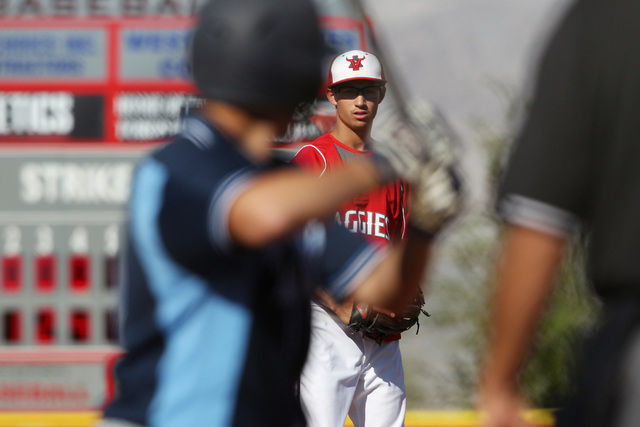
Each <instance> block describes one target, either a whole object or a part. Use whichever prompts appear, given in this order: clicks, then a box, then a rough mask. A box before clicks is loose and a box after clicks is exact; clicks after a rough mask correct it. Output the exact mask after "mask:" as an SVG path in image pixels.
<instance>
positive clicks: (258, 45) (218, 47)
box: [191, 0, 325, 116]
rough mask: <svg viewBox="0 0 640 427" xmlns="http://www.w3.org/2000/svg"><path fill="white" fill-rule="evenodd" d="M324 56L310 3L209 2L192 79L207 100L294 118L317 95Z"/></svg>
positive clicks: (195, 42)
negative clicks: (296, 110)
mask: <svg viewBox="0 0 640 427" xmlns="http://www.w3.org/2000/svg"><path fill="white" fill-rule="evenodd" d="M324 53H325V45H324V41H323V39H322V35H321V32H320V27H319V24H318V16H317V14H316V10H315V8H314V5H313V4H312V2H311V0H268V1H265V0H209V1H208V2H207V3H206V4H205V5H204V6H203V7H202V9H201V12H200V16H199V22H198V25H197V26H196V28H195V31H194V33H193V37H192V43H191V70H192V78H193V81H194V83H195V85H196V86H197V87H198V89H199V91H200V93H201V94H202V95H203V96H204V97H205V98H209V99H215V100H219V101H223V102H227V103H230V104H232V105H235V106H237V107H240V108H243V109H246V110H248V111H250V112H252V113H254V114H257V115H261V116H273V115H282V114H292V113H293V111H294V110H295V108H296V106H297V105H298V104H299V103H300V102H301V101H310V100H313V99H314V98H315V97H316V96H317V93H318V89H319V87H320V85H321V83H322V58H323V55H324Z"/></svg>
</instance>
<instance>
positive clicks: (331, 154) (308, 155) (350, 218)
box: [291, 133, 409, 243]
mask: <svg viewBox="0 0 640 427" xmlns="http://www.w3.org/2000/svg"><path fill="white" fill-rule="evenodd" d="M366 155H369V153H368V152H367V151H364V152H363V151H358V150H354V149H353V148H351V147H348V146H346V145H344V144H342V143H341V142H340V141H338V140H337V139H335V138H334V137H333V136H332V135H331V133H326V134H324V135H322V136H321V137H319V138H317V139H316V140H315V141H313V142H312V143H311V144H309V145H305V146H304V147H302V148H301V149H300V150H299V151H298V152H297V153H296V155H295V157H294V158H293V159H292V160H291V162H292V163H294V164H297V165H299V166H301V167H303V168H307V169H313V170H316V171H317V172H318V174H319V175H322V174H324V173H325V172H326V171H328V170H331V169H334V168H340V167H343V166H344V165H345V164H346V163H347V162H348V161H349V158H353V157H355V156H366ZM407 193H408V186H407V185H406V184H405V183H404V182H403V181H401V180H399V179H397V180H395V181H392V182H390V183H388V184H386V185H383V186H381V187H379V188H376V189H375V190H372V191H369V192H368V193H364V194H362V195H360V196H359V197H356V198H353V199H351V200H350V201H348V202H345V203H344V204H343V205H342V206H341V207H340V210H339V211H338V212H336V221H338V223H339V224H342V225H344V226H345V228H347V230H349V231H351V232H353V233H358V234H361V235H363V236H365V237H366V238H367V239H369V240H370V241H373V242H384V243H386V242H388V241H389V240H395V239H402V238H403V237H404V232H405V228H406V224H407V218H408V213H409V210H408V208H407V206H408V204H407V200H408V194H407Z"/></svg>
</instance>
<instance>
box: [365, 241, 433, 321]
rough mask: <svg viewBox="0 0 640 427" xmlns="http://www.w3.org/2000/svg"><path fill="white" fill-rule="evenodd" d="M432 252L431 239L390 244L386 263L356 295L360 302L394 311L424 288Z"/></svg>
mask: <svg viewBox="0 0 640 427" xmlns="http://www.w3.org/2000/svg"><path fill="white" fill-rule="evenodd" d="M430 252H431V240H430V239H424V238H423V237H411V236H409V237H408V238H407V240H406V241H405V242H404V243H403V244H401V243H393V244H391V245H390V248H389V251H388V253H387V254H386V256H385V258H384V259H383V261H381V262H380V264H379V265H378V266H377V267H376V268H375V269H374V270H373V271H372V272H371V273H370V274H369V275H368V276H367V277H366V278H365V279H364V280H363V283H362V284H361V286H359V287H358V288H357V289H356V291H355V293H354V298H355V299H356V300H357V301H362V302H366V303H368V304H372V305H376V306H379V307H380V309H385V310H388V311H390V312H394V311H396V310H398V309H400V308H402V307H406V305H407V304H408V303H409V302H410V301H411V300H413V298H415V295H416V294H415V290H416V288H417V287H420V286H421V285H422V282H423V280H424V277H425V273H426V270H427V263H428V262H429V258H430Z"/></svg>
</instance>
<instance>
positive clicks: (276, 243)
mask: <svg viewBox="0 0 640 427" xmlns="http://www.w3.org/2000/svg"><path fill="white" fill-rule="evenodd" d="M323 50H324V49H323V43H322V38H321V35H320V31H319V28H318V23H317V16H316V13H315V10H314V9H313V7H312V5H311V4H310V2H309V1H305V0H269V1H264V0H216V1H212V2H209V3H207V4H206V5H205V6H203V9H202V11H201V13H200V19H199V23H198V26H197V28H196V30H195V32H194V35H193V40H192V71H193V76H194V80H195V83H196V85H197V87H198V88H199V90H200V92H201V94H202V95H203V97H204V98H205V99H206V101H205V104H204V106H203V108H202V110H201V111H200V113H199V114H198V115H197V116H194V117H191V118H189V119H187V122H186V123H185V129H184V132H183V133H182V134H181V135H180V136H178V137H177V138H176V139H175V140H174V141H173V142H171V143H169V144H168V145H166V146H164V147H162V148H161V149H159V150H157V151H156V152H154V153H152V154H151V155H150V156H148V157H147V158H145V159H143V160H142V161H141V162H140V163H139V165H138V167H137V170H136V173H135V177H134V180H133V183H132V191H131V198H130V202H129V225H128V237H129V245H128V254H127V256H128V258H127V270H126V277H125V283H124V286H123V289H122V298H123V308H122V315H123V318H124V325H123V331H122V344H123V346H124V348H125V350H126V353H125V355H124V356H123V358H122V359H121V360H120V361H119V363H118V364H117V366H116V369H115V378H116V383H117V393H116V398H115V400H114V401H113V402H111V403H110V404H109V405H108V407H107V408H106V409H105V412H104V418H105V420H104V422H103V424H102V425H103V427H106V426H131V425H134V426H135V425H146V426H154V427H161V426H171V427H176V426H243V427H246V426H252V427H253V426H277V427H282V426H293V425H295V426H302V425H304V420H303V415H302V411H301V410H300V404H299V401H298V399H297V397H296V393H295V384H296V382H297V380H298V377H299V375H300V371H301V369H302V366H303V363H304V359H305V356H306V352H307V346H308V340H309V328H310V306H309V299H310V297H311V293H312V292H313V289H314V288H315V287H317V286H322V287H324V289H325V290H326V292H327V293H328V294H329V295H331V297H332V298H334V299H336V300H337V301H342V300H343V299H344V298H346V297H348V296H350V295H353V296H354V297H355V298H358V299H359V300H363V301H367V302H370V303H372V304H383V305H385V306H386V305H387V304H388V305H389V307H390V308H393V307H395V306H397V305H400V304H402V303H403V302H404V300H405V299H406V289H412V288H413V287H415V286H417V284H418V283H420V281H421V278H422V275H423V271H424V265H425V260H426V259H427V256H428V248H429V238H430V237H431V235H430V231H432V230H430V229H427V228H425V227H424V226H423V225H422V223H421V222H418V223H416V224H414V227H415V229H416V230H417V231H416V232H413V233H410V236H409V238H408V240H407V245H406V246H405V248H406V250H403V249H402V248H400V247H395V248H387V250H382V249H380V248H376V247H373V246H370V245H368V244H367V243H366V242H365V241H364V240H362V239H360V238H359V237H358V236H355V235H353V234H351V233H349V232H348V231H347V230H345V229H344V228H343V227H340V226H338V225H333V226H325V225H323V224H322V223H321V222H319V221H316V222H310V221H312V220H314V219H324V218H326V217H327V216H330V215H332V214H333V213H334V212H335V211H336V210H337V208H338V206H339V205H340V204H341V203H342V202H343V201H344V200H345V199H348V198H350V197H353V196H355V195H357V194H360V193H362V192H364V191H366V190H367V189H369V188H372V187H374V186H376V185H380V184H382V183H384V182H387V181H388V180H391V179H393V178H395V176H397V174H398V171H400V170H402V169H406V167H407V164H409V165H411V164H412V165H413V166H414V168H413V169H414V170H421V169H423V168H422V165H421V163H420V162H424V161H427V160H428V159H427V158H426V157H424V158H416V157H415V156H411V155H408V154H407V153H406V152H401V151H398V150H395V151H394V148H393V147H389V149H388V150H387V151H386V153H385V156H386V157H383V156H382V155H378V156H375V157H374V158H373V159H362V160H361V161H359V162H354V163H353V164H351V166H350V167H349V168H343V169H341V170H338V171H335V172H334V173H331V174H327V175H326V176H324V177H323V178H322V179H318V178H317V175H315V174H312V173H308V172H305V171H301V170H299V169H298V168H293V167H286V166H284V165H276V164H274V163H273V162H272V161H271V148H272V141H273V138H274V136H276V135H281V134H283V133H284V131H285V130H286V127H287V125H288V123H289V120H290V118H291V116H292V113H293V111H294V109H295V108H296V106H297V105H298V104H299V103H300V102H301V101H307V100H308V99H310V98H312V97H313V96H315V95H316V94H317V91H318V88H319V86H320V82H321V75H320V73H321V58H322V56H323ZM415 143H416V144H419V143H420V141H419V140H415ZM399 165H403V166H402V167H399ZM434 176H435V177H436V178H438V179H437V181H438V182H437V183H438V185H439V187H438V188H440V189H441V188H442V185H445V186H447V184H448V181H446V180H445V181H443V180H442V179H441V178H442V176H438V175H434ZM425 178H426V177H425ZM429 183H430V180H426V179H425V180H422V179H417V178H416V182H413V181H412V184H413V185H415V187H416V188H421V189H424V190H425V191H423V192H421V193H420V194H422V195H423V196H424V200H425V203H424V204H425V206H430V205H432V203H426V201H428V200H429V199H430V197H431V196H430V195H432V192H431V191H429V189H430V188H431V185H430V184H429ZM423 184H424V185H423ZM452 191H454V190H453V188H452ZM454 193H455V191H454ZM422 200H423V199H419V200H417V201H416V203H417V204H423V202H422ZM430 212H431V214H432V215H428V216H429V217H430V218H431V219H436V220H437V221H436V222H438V223H439V225H442V224H444V223H446V222H447V221H448V220H449V219H450V217H451V214H452V211H451V210H447V211H446V213H444V214H440V213H439V212H436V211H430ZM425 216H427V215H426V211H425ZM430 223H431V222H430Z"/></svg>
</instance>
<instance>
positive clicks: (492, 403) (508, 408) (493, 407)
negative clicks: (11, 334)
mask: <svg viewBox="0 0 640 427" xmlns="http://www.w3.org/2000/svg"><path fill="white" fill-rule="evenodd" d="M480 404H481V406H480V411H481V414H482V423H481V427H533V425H532V424H530V423H528V422H527V421H526V420H525V419H524V418H523V417H522V415H523V412H524V411H525V410H526V409H527V405H526V404H525V402H524V399H522V397H521V396H520V395H519V394H518V393H516V392H514V391H509V390H498V389H494V390H484V391H482V392H481V395H480Z"/></svg>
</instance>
